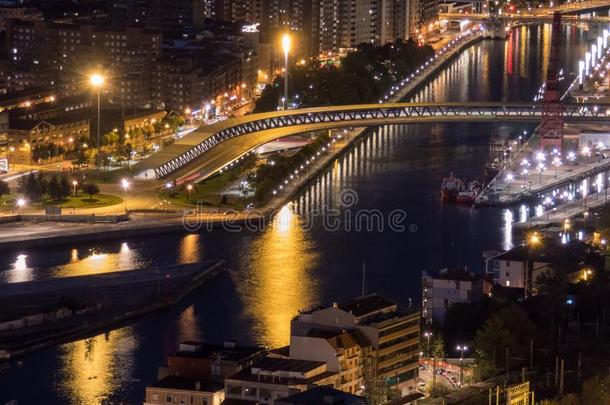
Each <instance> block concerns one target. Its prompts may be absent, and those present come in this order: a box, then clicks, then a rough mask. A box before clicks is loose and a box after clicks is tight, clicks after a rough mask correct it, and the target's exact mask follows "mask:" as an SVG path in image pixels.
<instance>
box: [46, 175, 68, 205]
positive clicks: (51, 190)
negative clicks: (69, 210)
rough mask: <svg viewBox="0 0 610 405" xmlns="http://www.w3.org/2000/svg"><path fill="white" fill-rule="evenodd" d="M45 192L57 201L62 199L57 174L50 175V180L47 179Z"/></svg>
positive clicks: (62, 195)
mask: <svg viewBox="0 0 610 405" xmlns="http://www.w3.org/2000/svg"><path fill="white" fill-rule="evenodd" d="M47 193H48V194H49V197H51V199H52V200H55V201H59V200H61V199H63V197H64V194H63V193H62V190H61V185H60V184H59V181H58V180H57V176H52V177H51V180H49V183H48V184H47Z"/></svg>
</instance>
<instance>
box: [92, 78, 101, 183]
mask: <svg viewBox="0 0 610 405" xmlns="http://www.w3.org/2000/svg"><path fill="white" fill-rule="evenodd" d="M104 81H105V79H104V76H102V75H101V74H99V73H94V74H92V75H91V77H90V78H89V82H90V83H91V86H92V87H93V88H94V89H96V90H97V153H96V156H95V166H96V170H97V176H98V178H99V175H100V125H101V121H100V97H101V93H102V86H103V85H104Z"/></svg>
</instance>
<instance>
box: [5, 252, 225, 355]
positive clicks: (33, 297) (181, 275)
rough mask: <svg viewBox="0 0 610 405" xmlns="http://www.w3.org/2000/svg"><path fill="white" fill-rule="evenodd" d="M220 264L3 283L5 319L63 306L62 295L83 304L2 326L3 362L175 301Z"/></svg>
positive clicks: (211, 275) (220, 262)
mask: <svg viewBox="0 0 610 405" xmlns="http://www.w3.org/2000/svg"><path fill="white" fill-rule="evenodd" d="M222 264H223V262H222V261H205V262H201V263H194V264H187V265H174V266H165V267H158V268H151V269H146V270H128V271H120V272H114V273H104V274H93V275H85V276H77V277H63V278H61V277H60V278H54V279H51V280H39V281H31V282H25V283H12V284H4V285H3V287H2V289H0V305H2V307H3V308H4V309H5V312H4V313H3V318H4V319H0V320H2V321H7V320H11V319H19V318H20V317H22V316H24V313H23V311H24V310H26V311H27V312H28V313H31V312H32V311H39V312H44V311H48V308H49V307H53V306H55V307H56V306H57V305H59V300H60V297H66V298H67V299H70V300H73V301H74V302H78V303H80V304H81V305H82V306H83V309H81V310H77V311H73V312H72V314H71V315H70V316H66V317H63V318H59V319H54V320H47V321H43V322H41V323H36V324H27V325H26V326H24V327H18V328H9V329H4V330H2V331H0V361H1V360H3V359H4V360H8V359H12V358H15V357H20V356H23V355H25V354H27V353H31V352H34V351H37V350H41V349H43V348H46V347H49V346H53V345H56V344H59V343H64V342H69V341H72V340H75V339H79V338H83V337H88V336H92V335H95V334H97V333H100V332H101V331H103V330H108V329H109V328H113V327H116V326H117V325H121V324H122V323H124V322H127V321H129V320H130V319H132V318H135V317H137V316H140V315H144V314H146V313H149V312H153V311H156V310H159V309H163V308H166V307H169V306H171V305H174V304H175V303H177V302H178V301H180V300H181V299H183V298H184V297H185V296H186V295H187V294H189V293H190V292H191V291H193V290H194V289H196V288H198V287H199V286H201V285H202V284H203V283H204V282H206V281H208V280H210V279H211V278H212V277H214V276H216V275H218V274H219V273H220V272H221V271H222V269H223V267H222ZM64 299H65V298H64ZM11 315H13V317H11Z"/></svg>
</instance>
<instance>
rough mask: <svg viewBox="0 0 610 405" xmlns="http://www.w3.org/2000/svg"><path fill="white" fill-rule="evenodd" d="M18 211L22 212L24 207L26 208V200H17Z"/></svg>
mask: <svg viewBox="0 0 610 405" xmlns="http://www.w3.org/2000/svg"><path fill="white" fill-rule="evenodd" d="M16 204H17V211H18V212H20V211H21V209H22V208H23V207H25V199H23V198H19V199H17V202H16Z"/></svg>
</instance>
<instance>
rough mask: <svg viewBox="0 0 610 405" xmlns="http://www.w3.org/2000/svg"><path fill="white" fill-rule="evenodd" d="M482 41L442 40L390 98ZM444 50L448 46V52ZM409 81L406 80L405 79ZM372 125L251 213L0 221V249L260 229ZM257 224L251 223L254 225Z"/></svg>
mask: <svg viewBox="0 0 610 405" xmlns="http://www.w3.org/2000/svg"><path fill="white" fill-rule="evenodd" d="M481 39H482V33H481V32H480V31H479V30H476V31H473V32H471V33H469V34H467V35H464V36H462V37H461V38H460V39H455V42H453V44H451V47H450V48H448V49H447V48H445V46H446V45H448V44H449V43H451V41H453V40H454V38H452V39H448V40H446V41H444V42H441V43H439V44H437V48H438V49H437V56H436V58H434V59H433V60H432V61H431V62H429V63H428V65H427V66H424V68H423V69H422V70H420V71H419V72H418V73H417V74H414V76H413V77H412V78H409V79H408V81H407V82H406V83H405V85H404V86H403V87H401V88H399V89H397V90H394V91H393V94H391V93H390V91H391V90H390V89H388V94H389V96H388V100H387V101H388V102H396V101H399V100H402V99H404V98H407V97H409V96H411V95H412V94H413V93H414V92H415V91H417V90H418V89H419V88H420V87H421V86H422V85H425V84H426V83H427V82H428V81H429V80H430V78H431V77H433V76H434V75H435V74H436V73H437V72H438V71H439V70H440V69H441V68H442V67H444V66H445V65H446V64H447V63H448V62H450V61H451V60H452V59H453V58H454V57H455V56H457V55H458V54H459V53H460V52H461V51H463V50H464V49H466V48H468V47H469V46H471V45H473V44H474V43H476V42H478V41H480V40H481ZM443 48H445V50H443ZM405 80H406V79H405ZM367 130H368V128H366V127H365V128H356V129H353V130H351V131H348V132H347V133H346V134H345V136H343V137H342V139H341V140H339V141H338V142H336V143H334V144H333V145H334V146H333V147H332V148H330V149H329V150H328V151H327V153H325V154H322V155H321V156H320V157H319V158H318V159H316V161H315V163H314V164H312V165H311V166H310V169H309V170H308V171H307V172H306V173H303V174H302V175H301V176H300V177H298V178H295V181H293V182H291V183H290V184H288V185H287V186H286V187H284V188H283V190H282V192H281V193H279V194H278V195H277V196H276V197H273V198H272V199H271V200H270V201H268V203H267V204H266V205H265V206H264V207H261V208H259V209H257V210H254V211H251V212H235V211H232V212H218V213H209V212H199V213H197V212H196V213H194V214H192V213H188V210H187V213H174V214H169V213H168V214H152V213H151V214H133V213H131V214H130V220H129V221H126V222H120V223H112V224H106V223H105V224H101V223H96V224H63V223H52V224H47V223H21V222H18V223H12V224H3V225H0V251H2V250H14V249H19V248H30V247H39V246H50V245H57V244H65V243H67V244H72V243H74V242H75V241H78V242H91V241H100V240H113V239H121V238H126V237H137V236H146V235H155V234H162V233H186V232H192V231H193V228H192V227H188V226H186V227H185V222H186V223H198V224H199V227H198V228H199V230H214V229H222V228H223V227H224V226H225V225H226V224H227V223H230V224H231V225H232V226H234V225H252V224H255V225H256V227H258V228H260V223H261V221H262V222H263V223H264V224H267V222H268V220H269V219H270V218H271V217H272V216H273V215H274V214H275V213H276V212H277V211H278V210H279V209H281V208H282V207H283V206H284V205H285V204H286V203H287V202H289V201H290V200H292V198H294V196H296V195H297V194H298V193H299V192H300V191H301V190H302V189H303V188H304V187H306V186H307V185H308V184H309V183H310V182H311V181H312V180H314V179H315V178H316V177H317V176H318V175H319V174H321V173H322V172H323V171H324V170H325V169H326V168H327V167H328V166H329V165H330V164H331V163H332V162H333V161H334V160H335V159H336V158H338V157H340V156H341V155H342V154H343V153H345V152H346V151H348V150H350V149H351V148H352V147H353V146H354V145H356V142H357V141H359V140H360V139H361V137H362V136H363V135H364V134H365V133H367V132H366V131H367ZM250 228H252V227H249V229H250Z"/></svg>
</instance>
